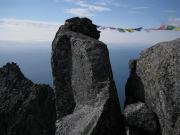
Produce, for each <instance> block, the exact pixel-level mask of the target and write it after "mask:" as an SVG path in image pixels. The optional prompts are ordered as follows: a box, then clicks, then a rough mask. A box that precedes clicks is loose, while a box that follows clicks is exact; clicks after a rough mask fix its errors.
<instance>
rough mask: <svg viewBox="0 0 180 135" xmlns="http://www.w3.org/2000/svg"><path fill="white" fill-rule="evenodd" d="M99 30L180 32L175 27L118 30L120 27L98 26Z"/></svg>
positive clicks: (162, 26)
mask: <svg viewBox="0 0 180 135" xmlns="http://www.w3.org/2000/svg"><path fill="white" fill-rule="evenodd" d="M96 27H97V29H98V30H100V31H103V30H106V29H110V30H116V31H119V32H135V31H137V32H140V31H143V30H144V31H146V32H150V31H164V30H166V31H180V27H177V26H174V25H160V26H159V27H158V28H143V27H138V28H118V27H106V26H96Z"/></svg>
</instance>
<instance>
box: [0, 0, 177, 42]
mask: <svg viewBox="0 0 180 135" xmlns="http://www.w3.org/2000/svg"><path fill="white" fill-rule="evenodd" d="M179 5H180V0H0V36H1V35H2V36H1V39H0V40H2V38H4V40H6V38H7V36H8V35H10V36H12V37H13V39H14V40H16V38H15V37H14V36H13V34H14V35H16V36H17V35H19V37H20V36H21V34H23V33H26V32H30V33H32V34H31V35H30V33H29V35H28V37H29V36H33V32H35V35H36V34H37V35H36V39H34V38H33V37H32V38H30V39H29V40H38V34H41V36H42V34H45V35H44V38H45V37H46V38H48V36H49V35H48V34H50V36H51V37H53V36H54V33H55V31H56V30H57V28H58V26H59V25H60V24H63V23H64V20H65V19H67V18H70V17H73V16H86V17H89V18H90V19H92V20H93V22H94V23H95V24H98V25H103V26H116V27H125V28H126V27H141V26H143V27H147V28H148V27H158V26H159V25H160V24H162V23H176V24H177V25H180V8H179V7H178V6H179ZM10 24H11V25H10ZM22 24H23V26H22ZM32 24H33V25H32ZM41 24H43V25H42V26H40V25H41ZM29 25H30V27H29ZM34 26H35V27H34ZM49 26H50V28H49ZM20 27H22V28H20ZM18 30H19V31H18ZM16 32H17V33H16ZM18 32H19V33H18ZM38 32H39V33H38ZM113 34H114V33H112V32H110V31H108V32H104V33H102V36H103V37H104V36H105V37H104V39H105V38H106V37H108V36H109V37H112V38H113V37H114V36H113ZM115 34H116V35H117V34H118V33H115ZM157 34H158V35H159V36H160V39H161V40H163V37H164V39H167V38H168V37H169V39H172V38H173V37H174V38H176V37H178V36H179V37H180V32H164V33H162V32H161V33H159V32H158V33H157ZM143 35H144V34H143ZM143 35H142V34H139V36H143ZM145 35H146V34H145ZM150 35H154V33H153V34H152V33H151V34H149V36H150ZM24 36H25V35H24ZM120 36H127V38H128V37H130V38H132V37H133V38H136V36H138V34H134V35H133V34H131V35H129V34H125V35H120ZM147 36H148V35H147ZM103 37H102V39H103ZM156 38H157V37H156ZM17 39H18V38H17ZM51 39H52V38H51ZM51 39H50V40H51ZM18 40H19V39H18ZM39 40H43V38H42V37H41V38H39ZM109 40H111V39H109ZM127 40H128V39H127ZM117 43H118V42H117Z"/></svg>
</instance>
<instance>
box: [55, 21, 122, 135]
mask: <svg viewBox="0 0 180 135" xmlns="http://www.w3.org/2000/svg"><path fill="white" fill-rule="evenodd" d="M76 19H77V22H76ZM84 20H87V22H88V26H87V25H83V26H81V25H79V21H80V22H81V21H82V22H83V21H84ZM67 22H70V23H71V22H73V26H74V27H76V25H77V27H79V28H78V29H79V30H80V31H76V32H75V30H72V29H67V28H66V25H67ZM91 27H94V25H92V23H91V21H89V20H88V19H79V18H75V19H72V20H71V19H70V20H67V21H66V23H65V25H63V26H61V27H60V29H59V30H58V32H57V34H56V37H55V39H54V41H53V45H52V71H53V78H54V88H55V91H56V106H57V117H58V120H57V131H56V134H57V135H124V133H125V132H124V127H123V120H122V117H121V110H120V104H119V101H118V96H117V92H116V87H115V84H114V81H113V76H112V71H111V65H110V61H109V54H108V49H107V46H106V45H105V44H104V43H102V42H100V41H98V40H97V39H98V38H97V37H95V38H92V37H93V36H92V35H89V34H87V33H89V32H88V31H87V32H86V30H85V29H89V28H91ZM81 29H82V31H81ZM89 30H91V29H89ZM93 31H94V32H97V30H96V29H95V30H93ZM93 35H94V34H93Z"/></svg>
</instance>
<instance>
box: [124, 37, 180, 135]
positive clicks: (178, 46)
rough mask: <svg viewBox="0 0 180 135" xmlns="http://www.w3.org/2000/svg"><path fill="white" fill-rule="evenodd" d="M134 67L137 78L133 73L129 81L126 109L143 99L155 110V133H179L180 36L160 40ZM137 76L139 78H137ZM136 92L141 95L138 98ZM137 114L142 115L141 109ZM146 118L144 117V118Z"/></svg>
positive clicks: (167, 134)
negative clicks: (164, 40)
mask: <svg viewBox="0 0 180 135" xmlns="http://www.w3.org/2000/svg"><path fill="white" fill-rule="evenodd" d="M131 65H133V64H131ZM131 67H133V66H131ZM134 67H135V72H134V74H136V77H133V76H132V74H131V75H130V78H129V79H128V81H127V84H126V96H127V101H126V105H125V106H126V107H125V110H126V109H127V108H129V106H132V105H134V104H136V103H137V102H138V101H141V102H144V104H145V105H146V106H147V108H146V110H149V111H151V112H153V113H154V115H155V117H156V125H157V127H159V131H157V132H156V133H154V135H156V134H162V135H179V134H180V128H179V127H180V98H179V97H180V39H177V40H174V41H171V42H163V43H159V44H157V45H155V46H153V47H151V48H149V49H147V50H145V51H143V52H142V53H141V55H140V58H139V59H138V60H137V61H136V62H135V66H134ZM131 70H132V68H131ZM137 78H138V80H139V81H136V80H137ZM130 80H131V81H130ZM135 83H137V84H135ZM140 91H143V92H140ZM137 93H139V94H140V93H141V95H139V96H138V97H136V96H135V95H137ZM126 113H127V112H126V111H125V114H126ZM134 114H137V115H139V112H137V113H136V112H134ZM146 116H148V115H146ZM146 118H147V117H145V116H144V117H142V118H141V121H142V120H145V119H146ZM153 121H154V119H153ZM131 122H132V121H131ZM131 124H135V122H132V123H131ZM129 126H130V127H131V125H129ZM136 130H137V127H136ZM152 135H153V134H152Z"/></svg>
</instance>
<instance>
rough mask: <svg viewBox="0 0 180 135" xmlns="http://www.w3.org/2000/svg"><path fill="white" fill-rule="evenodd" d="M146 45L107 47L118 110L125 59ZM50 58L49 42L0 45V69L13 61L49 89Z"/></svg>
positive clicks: (123, 78) (36, 81)
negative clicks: (117, 98)
mask: <svg viewBox="0 0 180 135" xmlns="http://www.w3.org/2000/svg"><path fill="white" fill-rule="evenodd" d="M147 46H148V45H143V44H141V45H140V44H110V45H108V49H109V56H110V62H111V66H112V71H113V77H114V80H115V83H116V87H117V92H118V97H119V101H120V104H121V108H122V109H123V106H124V101H125V84H126V81H127V79H128V76H129V68H128V63H129V60H130V59H136V58H138V57H139V53H140V52H141V51H142V50H144V49H145V48H147ZM50 59H51V42H33V43H32V42H29V43H28V42H14V41H13V42H12V41H1V42H0V67H2V66H3V65H5V64H6V63H7V62H15V63H17V64H18V65H19V67H20V68H21V71H22V72H23V74H24V75H25V76H26V77H27V78H28V79H30V80H32V81H33V82H34V83H45V84H49V85H50V86H52V87H53V83H52V72H51V63H50V62H51V60H50Z"/></svg>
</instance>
